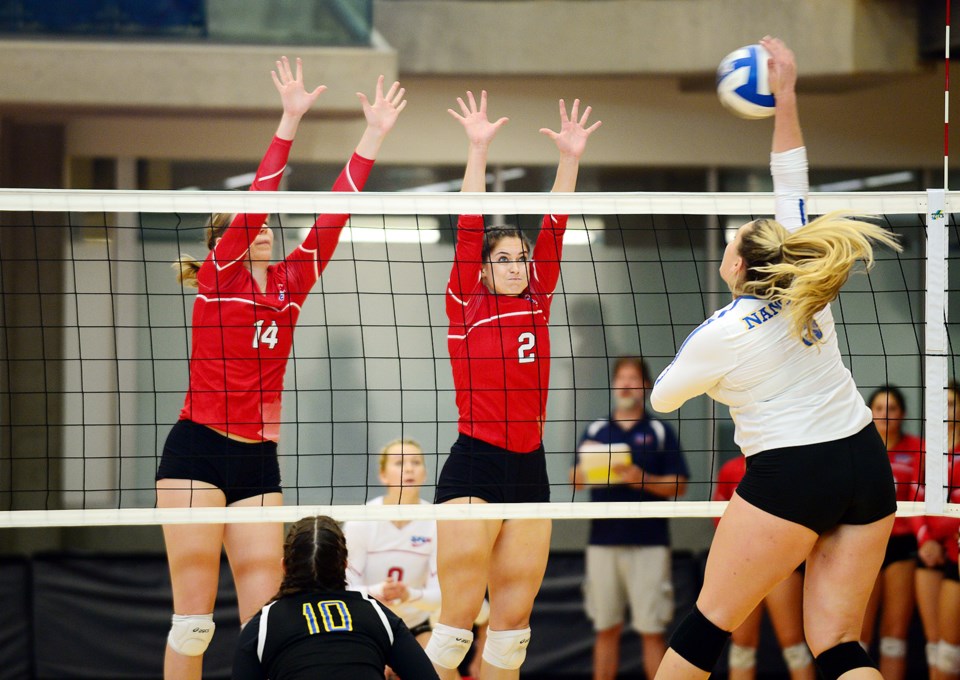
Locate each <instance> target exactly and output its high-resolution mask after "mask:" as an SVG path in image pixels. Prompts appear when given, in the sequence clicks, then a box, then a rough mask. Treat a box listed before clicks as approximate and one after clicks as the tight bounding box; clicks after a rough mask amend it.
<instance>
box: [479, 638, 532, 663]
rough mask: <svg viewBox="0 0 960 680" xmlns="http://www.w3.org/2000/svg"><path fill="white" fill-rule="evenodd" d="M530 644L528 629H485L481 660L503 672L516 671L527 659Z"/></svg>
mask: <svg viewBox="0 0 960 680" xmlns="http://www.w3.org/2000/svg"><path fill="white" fill-rule="evenodd" d="M529 644H530V628H521V629H518V630H490V629H489V628H488V629H487V641H486V643H485V644H484V645H483V660H484V661H486V662H487V663H488V664H490V665H491V666H496V667H497V668H502V669H504V670H516V669H518V668H520V666H521V665H523V661H524V659H526V658H527V646H528V645H529Z"/></svg>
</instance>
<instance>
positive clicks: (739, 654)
mask: <svg viewBox="0 0 960 680" xmlns="http://www.w3.org/2000/svg"><path fill="white" fill-rule="evenodd" d="M727 659H728V665H729V666H730V668H737V669H741V670H746V669H748V668H753V667H754V666H756V665H757V648H756V647H744V646H743V645H738V644H737V643H736V642H734V643H732V644H731V645H730V654H729V656H728V657H727Z"/></svg>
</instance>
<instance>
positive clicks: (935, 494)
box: [924, 189, 949, 515]
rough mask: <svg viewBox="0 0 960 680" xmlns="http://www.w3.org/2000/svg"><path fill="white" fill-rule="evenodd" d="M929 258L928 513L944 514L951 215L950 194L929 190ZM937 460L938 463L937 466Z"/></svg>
mask: <svg viewBox="0 0 960 680" xmlns="http://www.w3.org/2000/svg"><path fill="white" fill-rule="evenodd" d="M926 222H927V253H926V255H927V257H926V290H925V291H924V297H925V313H924V317H925V320H926V324H925V325H926V332H925V334H924V335H925V350H924V376H925V380H924V382H925V386H924V402H925V404H926V409H925V413H924V419H925V429H926V447H927V453H926V455H927V461H928V464H927V465H926V474H925V484H926V501H925V504H926V512H927V514H933V515H937V514H942V513H943V507H944V500H945V498H944V495H945V487H944V479H945V478H946V474H945V472H946V465H947V459H946V456H945V453H946V449H947V422H946V418H945V415H946V412H947V393H946V386H947V358H948V351H949V348H948V342H947V248H948V240H947V239H948V232H947V212H946V192H945V191H944V190H942V189H928V190H927V216H926ZM932 461H936V463H937V464H933V462H932Z"/></svg>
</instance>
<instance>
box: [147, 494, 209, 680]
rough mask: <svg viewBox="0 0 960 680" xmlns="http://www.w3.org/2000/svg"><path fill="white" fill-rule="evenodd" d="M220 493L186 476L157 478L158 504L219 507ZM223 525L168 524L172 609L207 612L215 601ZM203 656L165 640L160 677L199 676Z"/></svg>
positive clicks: (165, 537) (166, 537)
mask: <svg viewBox="0 0 960 680" xmlns="http://www.w3.org/2000/svg"><path fill="white" fill-rule="evenodd" d="M225 504H226V499H225V498H224V496H223V492H222V491H220V490H219V489H217V488H216V487H214V486H212V485H210V484H207V483H205V482H195V481H191V480H185V479H161V480H158V481H157V507H158V508H188V507H218V508H219V507H223V506H224V505H225ZM223 530H224V527H223V525H222V524H167V525H164V527H163V540H164V544H165V545H166V549H167V563H168V565H169V567H170V583H171V586H172V589H173V612H174V613H175V614H180V615H190V614H209V613H211V612H212V611H213V605H214V602H215V601H216V599H217V584H218V582H219V580H220V553H221V551H222V546H223ZM202 675H203V656H202V655H201V656H184V655H183V654H180V653H178V652H175V651H173V649H172V648H171V647H170V645H169V644H168V645H167V647H166V651H165V652H164V656H163V677H164V680H199V679H200V677H201V676H202Z"/></svg>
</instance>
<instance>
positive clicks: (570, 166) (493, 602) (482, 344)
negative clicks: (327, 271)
mask: <svg viewBox="0 0 960 680" xmlns="http://www.w3.org/2000/svg"><path fill="white" fill-rule="evenodd" d="M457 101H458V103H459V111H454V110H453V109H450V110H449V111H450V114H451V115H452V116H453V117H454V118H456V119H457V121H458V122H459V123H460V124H461V125H463V127H464V130H465V131H466V133H467V140H468V150H467V166H466V171H465V173H464V179H463V191H476V192H481V191H484V190H485V189H486V168H487V153H488V149H489V146H490V143H491V141H492V140H493V138H494V136H495V135H496V134H497V131H498V130H499V129H500V128H501V127H502V126H503V125H504V124H505V123H506V122H507V119H506V118H500V119H499V120H497V121H496V122H490V121H489V120H488V119H487V95H486V92H482V93H481V95H480V101H479V103H478V102H477V101H476V99H475V98H474V96H473V93H472V92H468V93H467V101H466V102H465V101H464V100H463V99H462V98H458V100H457ZM579 110H580V101H579V100H575V101H574V103H573V106H572V108H571V110H570V114H569V116H568V115H567V109H566V106H565V104H564V102H563V100H560V131H559V132H554V131H553V130H549V129H546V128H544V129H541V130H540V131H541V132H542V133H543V134H546V135H547V136H549V137H550V138H551V139H552V140H553V141H554V143H555V144H556V145H557V149H558V150H559V151H560V162H559V165H558V167H557V176H556V180H555V181H554V185H553V191H573V190H574V189H575V188H576V182H577V174H578V171H579V166H580V157H581V155H582V154H583V152H584V150H585V148H586V144H587V138H588V137H589V136H590V134H591V133H592V132H593V131H594V130H596V129H597V127H599V125H600V123H599V122H596V123H593V124H592V125H590V126H589V127H588V122H587V121H588V119H589V117H590V107H587V108H586V109H585V110H584V112H583V114H582V115H581V114H580V112H579ZM566 223H567V217H566V215H547V216H545V217H544V219H543V225H542V227H541V229H540V234H539V236H538V238H537V244H536V247H535V248H534V250H533V257H532V258H531V257H530V249H529V246H528V245H527V242H526V240H525V239H524V238H523V234H522V233H521V232H520V230H519V229H517V228H513V227H491V228H485V227H484V221H483V216H482V215H461V216H460V221H459V224H458V229H457V232H458V233H457V247H456V254H455V259H454V263H453V269H452V271H451V273H450V281H449V284H448V288H447V297H446V300H447V316H448V318H449V320H450V328H449V332H448V335H447V339H448V340H447V344H448V348H449V352H450V362H451V364H452V367H453V380H454V385H455V387H456V393H457V407H458V409H459V414H460V416H459V431H460V437H459V439H457V442H456V443H455V444H454V445H453V447H452V448H451V455H450V457H449V458H448V459H447V462H446V464H445V465H444V467H443V471H442V472H441V474H440V479H439V480H438V482H437V502H438V503H511V502H538V501H539V502H542V501H548V500H549V498H550V487H549V483H548V481H547V470H546V461H545V458H544V451H543V444H542V435H543V421H544V416H545V413H546V401H547V390H548V387H549V385H548V383H549V376H550V335H549V329H548V328H547V323H548V322H549V319H550V304H551V302H552V299H553V291H554V288H555V287H556V285H557V281H558V280H559V277H560V254H561V250H562V243H563V232H564V230H565V228H566ZM437 524H438V527H437V538H438V564H437V566H438V570H439V577H440V590H441V592H442V593H443V608H442V610H441V612H440V623H439V624H438V625H437V626H435V627H434V631H433V637H431V639H430V642H429V644H428V645H427V655H428V656H430V659H431V661H433V663H434V666H435V667H436V668H437V672H438V674H439V675H440V677H441V678H444V679H448V678H454V677H456V669H457V667H458V666H459V665H460V662H461V661H462V660H463V657H464V655H465V654H466V653H467V650H468V649H469V647H470V643H471V641H472V639H473V634H472V633H471V631H470V627H471V625H472V624H473V621H474V619H475V618H476V616H477V613H478V612H479V611H480V606H481V603H482V602H483V596H484V591H485V590H486V589H487V588H488V587H489V592H490V621H489V627H488V629H487V640H486V643H485V644H484V649H483V658H482V663H481V671H480V677H481V678H483V679H484V680H488V679H490V678H517V677H519V672H520V671H519V668H520V665H521V664H522V663H523V659H524V657H525V656H526V648H527V644H528V643H529V641H530V628H529V624H530V612H531V611H532V609H533V600H534V597H535V596H536V594H537V591H538V590H539V588H540V583H541V581H542V580H543V574H544V571H545V569H546V565H547V556H548V553H549V548H550V520H546V519H522V520H521V519H511V520H465V521H461V520H457V521H441V522H438V523H437Z"/></svg>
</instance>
